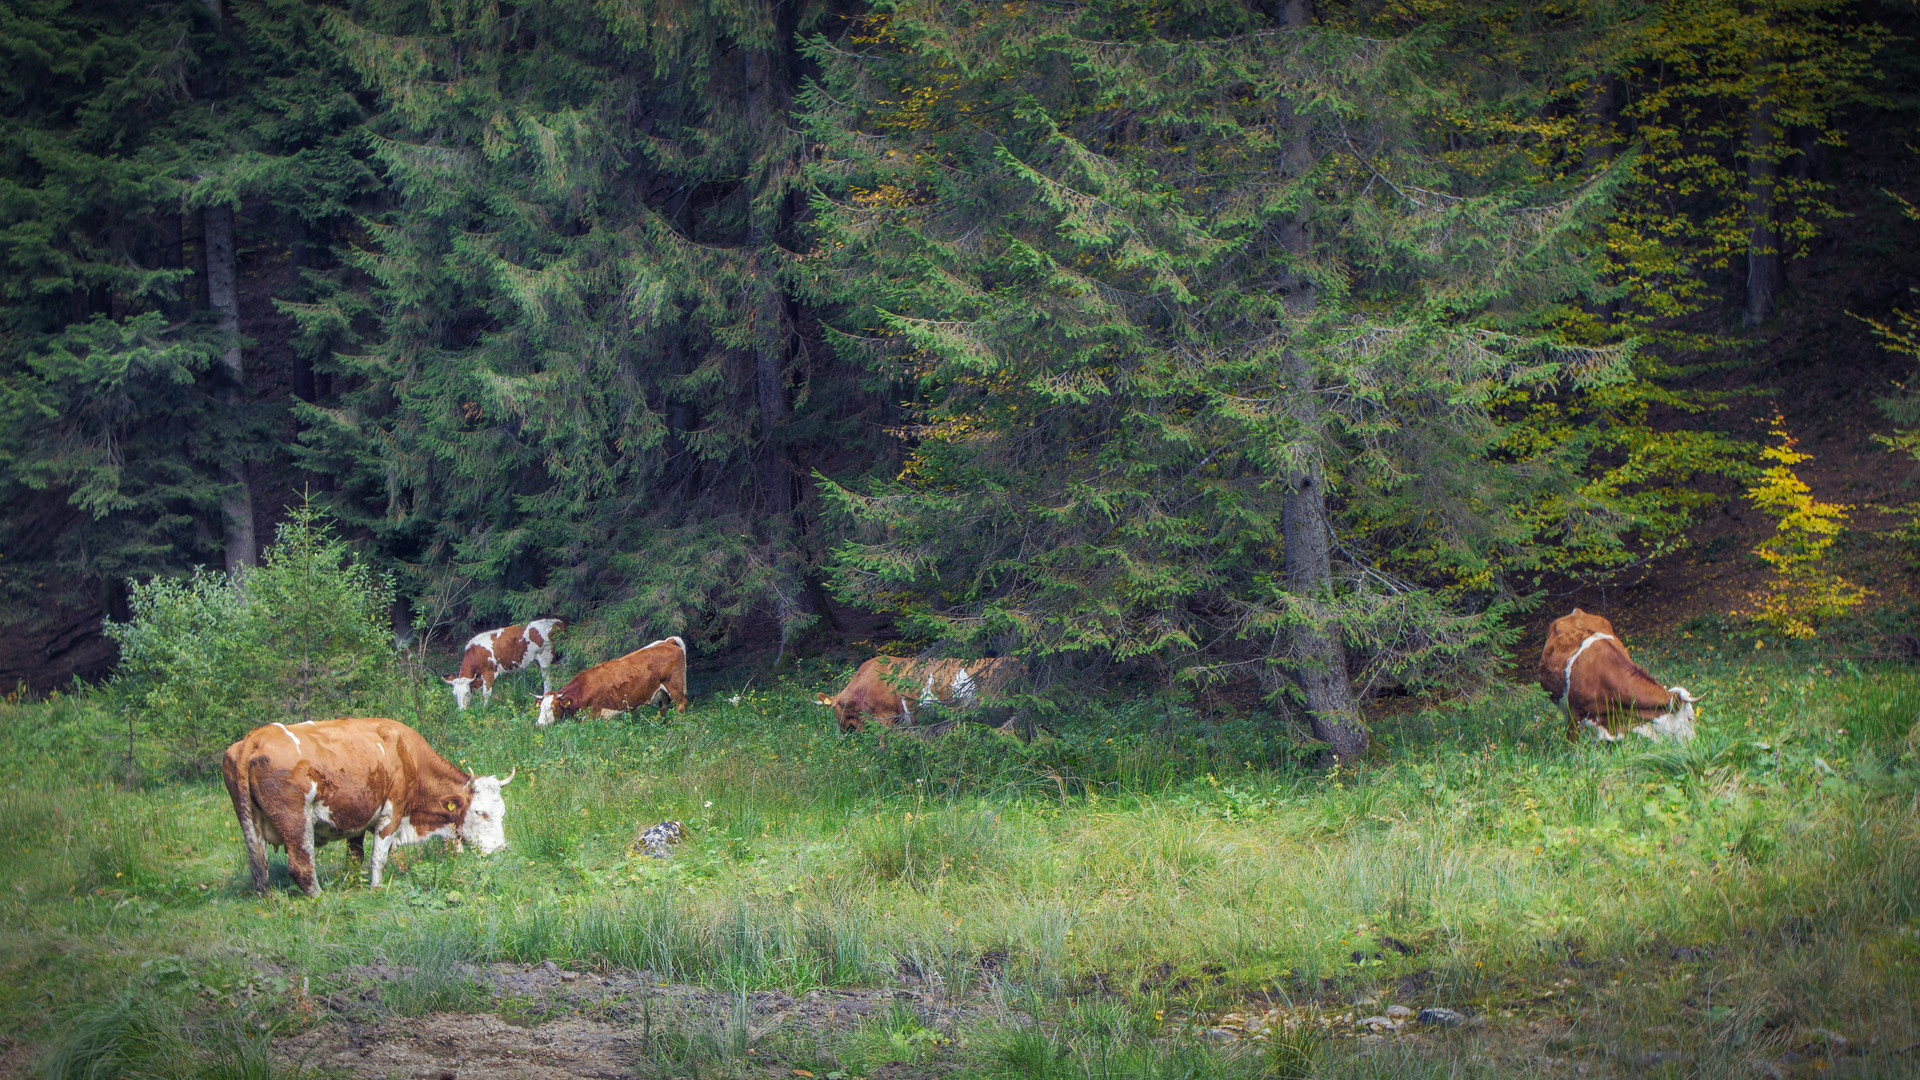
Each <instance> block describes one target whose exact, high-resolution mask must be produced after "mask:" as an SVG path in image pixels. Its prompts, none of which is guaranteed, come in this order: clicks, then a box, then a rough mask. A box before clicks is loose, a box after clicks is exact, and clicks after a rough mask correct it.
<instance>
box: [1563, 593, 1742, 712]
mask: <svg viewBox="0 0 1920 1080" xmlns="http://www.w3.org/2000/svg"><path fill="white" fill-rule="evenodd" d="M1540 688H1541V689H1542V690H1545V691H1546V692H1547V693H1548V694H1550V695H1552V697H1553V699H1554V703H1555V704H1557V705H1559V706H1560V708H1561V710H1562V711H1564V712H1565V713H1566V718H1567V739H1568V740H1569V741H1575V742H1577V741H1579V739H1580V738H1582V737H1583V736H1591V737H1593V738H1594V739H1597V740H1599V741H1600V742H1618V741H1619V740H1620V739H1621V738H1622V737H1623V736H1624V735H1626V733H1627V732H1629V731H1630V732H1632V733H1633V734H1635V735H1638V736H1640V737H1641V738H1645V739H1652V740H1654V741H1656V742H1660V741H1668V742H1691V741H1692V740H1693V722H1694V716H1695V713H1694V708H1693V707H1694V705H1695V704H1696V703H1697V702H1699V701H1700V700H1701V699H1702V698H1704V697H1706V695H1705V694H1693V693H1691V692H1689V691H1688V690H1687V688H1686V687H1684V686H1663V685H1661V683H1660V682H1659V681H1658V680H1656V679H1654V677H1653V676H1652V675H1649V674H1647V670H1646V669H1645V668H1643V667H1641V666H1640V665H1639V664H1636V663H1634V662H1633V658H1632V657H1630V656H1628V655H1627V647H1626V646H1625V645H1623V644H1621V642H1620V638H1619V636H1618V635H1617V634H1616V632H1615V631H1614V629H1613V623H1611V622H1609V621H1608V620H1607V619H1606V618H1605V617H1603V616H1600V615H1595V614H1593V613H1592V612H1587V611H1581V610H1580V609H1579V608H1574V609H1573V613H1572V614H1570V615H1562V616H1561V617H1560V618H1558V619H1555V620H1554V621H1553V625H1552V626H1551V627H1549V628H1548V630H1547V641H1546V645H1545V646H1544V647H1543V648H1542V649H1541V650H1540ZM1635 721H1639V722H1638V723H1635Z"/></svg>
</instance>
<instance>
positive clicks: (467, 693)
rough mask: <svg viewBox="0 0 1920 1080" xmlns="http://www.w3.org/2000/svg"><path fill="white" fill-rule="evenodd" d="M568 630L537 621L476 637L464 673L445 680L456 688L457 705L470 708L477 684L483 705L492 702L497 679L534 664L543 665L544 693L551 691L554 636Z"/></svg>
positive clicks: (554, 621)
mask: <svg viewBox="0 0 1920 1080" xmlns="http://www.w3.org/2000/svg"><path fill="white" fill-rule="evenodd" d="M566 628H567V624H566V623H565V622H563V621H561V620H559V619H535V620H533V621H532V622H530V623H528V624H526V625H525V626H521V625H520V624H518V623H515V624H514V625H512V626H503V627H501V628H500V629H498V630H485V631H482V632H480V633H478V634H475V635H473V637H472V638H471V639H470V640H469V641H468V642H467V650H466V652H465V653H464V654H462V655H461V657H460V674H458V675H454V676H452V677H447V676H442V677H441V678H442V681H444V682H445V683H446V684H447V685H448V686H451V687H453V701H454V704H456V705H458V706H460V708H461V709H462V710H464V709H466V707H467V702H469V701H471V700H472V699H473V684H474V683H475V682H476V681H477V682H479V684H480V703H481V704H483V705H484V704H486V703H488V702H491V701H492V700H493V680H494V679H495V678H497V677H499V676H501V675H505V674H507V673H509V672H514V671H524V670H526V668H527V666H528V665H530V664H539V665H540V692H541V693H543V694H545V693H548V692H550V691H551V690H552V689H553V683H552V682H551V681H549V680H548V678H547V668H548V667H550V666H551V665H552V664H553V635H555V634H557V633H559V632H560V631H562V630H565V629H566Z"/></svg>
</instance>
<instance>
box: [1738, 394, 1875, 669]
mask: <svg viewBox="0 0 1920 1080" xmlns="http://www.w3.org/2000/svg"><path fill="white" fill-rule="evenodd" d="M1772 430H1773V443H1772V445H1770V446H1767V447H1766V448H1765V449H1763V450H1761V451H1760V456H1761V458H1762V459H1763V460H1765V461H1767V462H1769V463H1770V464H1768V465H1767V466H1766V467H1765V468H1763V469H1761V470H1760V474H1759V476H1757V477H1756V478H1754V480H1753V482H1752V483H1751V484H1750V485H1748V487H1747V500H1748V501H1749V502H1751V503H1753V505H1754V506H1755V507H1757V508H1758V509H1759V510H1760V512H1761V513H1764V514H1766V515H1768V516H1769V517H1772V518H1773V519H1774V532H1773V535H1772V536H1769V537H1767V538H1766V539H1765V540H1763V541H1761V542H1760V545H1759V546H1758V547H1756V548H1754V549H1753V553H1754V554H1755V555H1758V556H1760V557H1761V558H1762V559H1765V560H1766V561H1767V565H1769V566H1771V567H1772V568H1773V576H1772V580H1770V581H1769V582H1768V583H1767V584H1766V585H1765V586H1764V587H1762V588H1760V589H1758V590H1756V591H1755V592H1754V594H1753V601H1754V611H1753V613H1754V614H1755V615H1756V616H1758V617H1759V618H1760V620H1761V621H1763V622H1765V623H1767V624H1768V625H1770V626H1772V627H1773V628H1774V629H1775V630H1777V631H1779V632H1780V633H1783V634H1785V635H1787V636H1788V637H1796V638H1809V637H1812V636H1813V635H1814V632H1815V629H1816V627H1817V625H1818V624H1819V623H1821V622H1823V621H1825V620H1828V619H1832V618H1835V617H1837V616H1840V615H1844V614H1846V613H1847V612H1849V611H1852V610H1853V609H1854V608H1856V607H1859V606H1860V604H1861V603H1862V602H1863V601H1864V600H1866V598H1867V597H1868V596H1869V595H1870V590H1868V589H1866V588H1865V587H1863V586H1860V585H1856V584H1854V583H1853V582H1851V581H1848V580H1847V579H1846V578H1845V577H1843V576H1842V575H1841V574H1840V573H1839V572H1838V571H1837V570H1835V569H1834V568H1833V566H1832V560H1831V554H1832V548H1833V544H1834V541H1836V540H1838V539H1839V538H1840V534H1841V533H1842V532H1844V531H1845V530H1846V527H1847V518H1848V516H1849V514H1850V513H1851V511H1852V507H1850V506H1847V505H1845V504H1843V503H1830V502H1821V501H1820V500H1819V499H1816V498H1814V497H1813V489H1812V488H1810V487H1808V486H1807V482H1806V481H1804V480H1802V479H1800V476H1799V474H1798V473H1796V472H1795V471H1794V466H1796V465H1799V464H1800V463H1802V462H1805V461H1810V460H1812V459H1813V455H1812V454H1808V453H1805V452H1803V451H1801V450H1797V449H1795V440H1794V438H1793V436H1792V435H1789V434H1787V430H1786V424H1785V421H1784V420H1783V419H1782V418H1781V416H1780V413H1779V412H1778V411H1777V410H1776V411H1775V412H1774V414H1773V424H1772Z"/></svg>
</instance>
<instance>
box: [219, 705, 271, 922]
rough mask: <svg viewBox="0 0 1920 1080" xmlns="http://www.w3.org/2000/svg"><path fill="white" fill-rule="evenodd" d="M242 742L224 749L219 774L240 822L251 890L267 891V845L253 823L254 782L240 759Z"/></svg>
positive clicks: (234, 813) (263, 893) (234, 814)
mask: <svg viewBox="0 0 1920 1080" xmlns="http://www.w3.org/2000/svg"><path fill="white" fill-rule="evenodd" d="M244 745H245V743H244V741H242V742H238V743H235V744H233V745H232V746H230V747H228V748H227V754H226V757H224V758H222V759H221V761H220V772H221V774H222V776H223V777H224V778H225V779H226V781H227V794H228V796H230V797H231V798H232V799H233V816H234V817H236V818H239V819H240V839H241V840H242V841H243V842H245V844H246V845H247V868H248V869H249V870H251V871H252V872H253V889H254V891H255V892H257V893H260V894H261V895H263V896H264V895H266V892H267V845H266V842H265V841H264V840H262V839H261V838H260V829H259V827H258V826H256V825H255V824H254V822H253V783H252V781H251V779H250V778H249V777H248V774H247V765H246V762H244V761H242V760H241V759H240V751H241V749H242V747H243V746H244Z"/></svg>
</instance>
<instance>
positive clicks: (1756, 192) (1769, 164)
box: [1740, 84, 1782, 326]
mask: <svg viewBox="0 0 1920 1080" xmlns="http://www.w3.org/2000/svg"><path fill="white" fill-rule="evenodd" d="M1773 128H1774V124H1773V101H1772V87H1771V86H1769V85H1766V84H1762V85H1761V87H1760V88H1759V89H1757V90H1755V91H1754V93H1753V96H1752V98H1751V99H1750V100H1749V101H1748V103H1747V303H1746V310H1745V311H1743V312H1742V313H1741V317H1740V321H1741V322H1742V323H1743V324H1745V325H1747V326H1758V325H1760V324H1761V323H1763V322H1766V321H1767V320H1768V319H1770V318H1772V317H1773V311H1774V298H1775V296H1776V295H1777V294H1778V293H1779V291H1780V286H1781V284H1782V281H1781V277H1782V274H1781V264H1780V238H1779V236H1778V234H1777V233H1776V232H1775V230H1774V227H1773V210H1774V194H1775V187H1776V186H1777V184H1778V182H1779V178H1780V161H1779V156H1778V154H1777V153H1776V152H1775V149H1774V130H1773Z"/></svg>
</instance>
